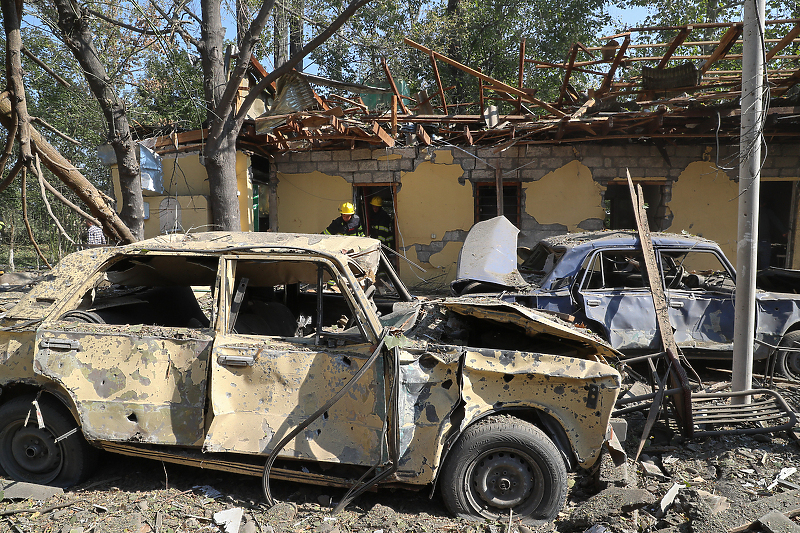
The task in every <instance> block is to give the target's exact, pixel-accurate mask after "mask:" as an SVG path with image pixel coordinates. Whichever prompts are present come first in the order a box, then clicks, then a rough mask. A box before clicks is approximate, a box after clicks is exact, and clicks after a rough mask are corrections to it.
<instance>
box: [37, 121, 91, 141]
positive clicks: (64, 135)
mask: <svg viewBox="0 0 800 533" xmlns="http://www.w3.org/2000/svg"><path fill="white" fill-rule="evenodd" d="M31 122H36V123H37V124H41V125H42V126H44V127H45V128H47V129H48V130H50V131H52V132H53V133H55V134H56V135H58V136H59V137H61V138H62V139H64V140H65V141H69V142H71V143H72V144H74V145H76V146H83V145H82V144H81V142H80V141H76V140H75V139H73V138H72V137H70V136H69V135H67V134H66V133H63V132H61V131H59V130H57V129H56V127H55V126H51V125H50V124H48V123H47V122H46V121H45V120H44V119H43V118H41V117H31Z"/></svg>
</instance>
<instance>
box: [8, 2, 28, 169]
mask: <svg viewBox="0 0 800 533" xmlns="http://www.w3.org/2000/svg"><path fill="white" fill-rule="evenodd" d="M0 7H2V10H3V26H4V27H5V31H6V58H7V64H6V72H7V76H8V87H9V89H10V91H11V94H12V96H13V98H12V99H11V101H12V105H13V107H14V111H15V112H16V115H17V122H18V123H19V135H18V137H19V147H20V157H21V158H22V159H23V161H25V162H29V161H31V160H32V158H33V155H32V153H31V135H30V120H29V118H28V106H27V104H26V102H25V85H24V84H23V82H22V57H21V55H22V52H21V49H22V34H21V33H20V26H19V24H20V21H19V13H17V3H16V2H15V0H2V1H1V2H0Z"/></svg>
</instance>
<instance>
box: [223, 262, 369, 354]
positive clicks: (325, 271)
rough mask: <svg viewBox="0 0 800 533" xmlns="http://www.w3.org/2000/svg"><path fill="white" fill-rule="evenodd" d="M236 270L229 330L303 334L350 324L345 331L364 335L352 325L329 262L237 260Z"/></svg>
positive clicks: (335, 331) (347, 304) (336, 331)
mask: <svg viewBox="0 0 800 533" xmlns="http://www.w3.org/2000/svg"><path fill="white" fill-rule="evenodd" d="M235 271H236V279H235V283H234V287H235V290H234V291H233V294H232V295H231V298H232V302H231V305H230V309H231V317H230V320H229V328H230V332H231V333H238V334H242V335H265V336H271V337H305V336H309V335H315V334H317V333H318V332H319V333H325V334H342V333H344V332H345V330H348V331H347V336H348V337H355V339H353V340H358V341H363V339H364V335H363V333H362V332H361V331H360V330H359V329H358V328H354V327H353V326H354V325H355V322H356V320H355V313H354V312H353V310H352V307H351V305H350V302H349V300H348V298H347V297H345V295H344V293H345V292H346V291H343V290H342V288H341V287H340V286H339V285H338V283H337V282H336V277H335V276H333V275H332V274H331V271H330V269H329V266H328V265H327V264H324V263H318V262H314V261H285V260H282V261H270V260H266V261H265V260H239V261H237V262H236V270H235ZM319 282H321V283H319ZM320 289H321V298H318V296H319V295H318V291H319V290H320ZM320 318H321V320H322V322H321V324H319V327H318V321H319V320H320Z"/></svg>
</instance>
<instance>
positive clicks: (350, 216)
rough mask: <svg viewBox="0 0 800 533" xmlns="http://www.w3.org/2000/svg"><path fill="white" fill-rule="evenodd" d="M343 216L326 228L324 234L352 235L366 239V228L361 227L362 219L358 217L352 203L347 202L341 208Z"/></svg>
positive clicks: (340, 211)
mask: <svg viewBox="0 0 800 533" xmlns="http://www.w3.org/2000/svg"><path fill="white" fill-rule="evenodd" d="M339 213H340V214H341V216H339V217H337V218H335V219H333V221H332V222H331V223H330V224H329V225H328V227H327V228H325V231H323V232H322V233H323V234H325V235H351V236H358V237H364V228H362V227H361V219H360V218H359V216H358V215H356V208H355V207H354V206H353V204H352V203H350V202H345V203H343V204H342V205H341V206H340V207H339Z"/></svg>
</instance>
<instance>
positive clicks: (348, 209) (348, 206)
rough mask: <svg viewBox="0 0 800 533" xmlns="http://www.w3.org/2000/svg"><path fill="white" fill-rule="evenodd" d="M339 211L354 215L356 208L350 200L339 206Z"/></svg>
mask: <svg viewBox="0 0 800 533" xmlns="http://www.w3.org/2000/svg"><path fill="white" fill-rule="evenodd" d="M339 212H340V213H341V214H343V215H354V214H355V212H356V208H355V207H354V206H353V204H351V203H350V202H345V203H343V204H342V205H341V206H340V207H339Z"/></svg>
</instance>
